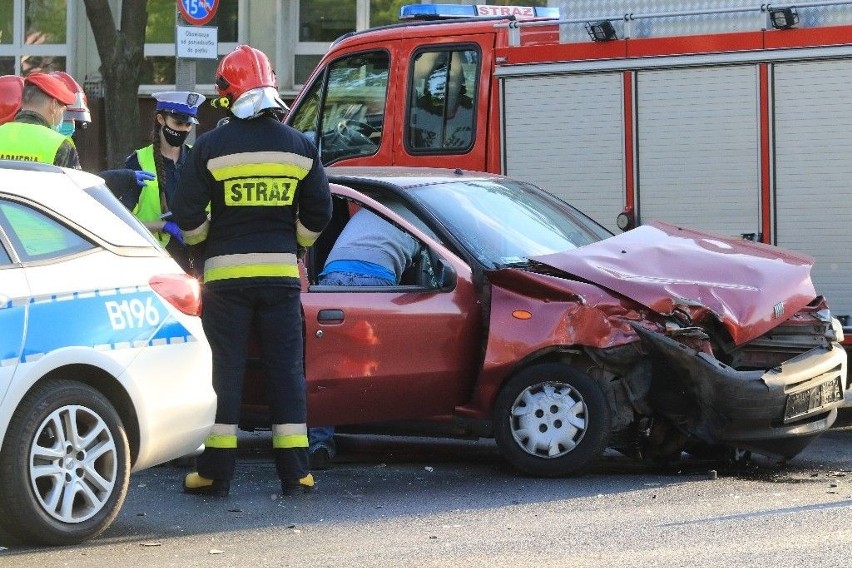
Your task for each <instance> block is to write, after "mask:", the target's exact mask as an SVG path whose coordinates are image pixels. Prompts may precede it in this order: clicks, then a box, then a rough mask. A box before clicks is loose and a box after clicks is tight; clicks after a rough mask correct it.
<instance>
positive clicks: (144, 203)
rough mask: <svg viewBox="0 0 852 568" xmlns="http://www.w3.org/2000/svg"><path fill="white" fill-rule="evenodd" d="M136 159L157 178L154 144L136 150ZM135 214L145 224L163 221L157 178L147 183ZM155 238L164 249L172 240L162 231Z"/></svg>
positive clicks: (140, 195)
mask: <svg viewBox="0 0 852 568" xmlns="http://www.w3.org/2000/svg"><path fill="white" fill-rule="evenodd" d="M136 158H137V159H138V160H139V167H141V168H142V169H143V170H144V171H146V172H151V173H152V174H154V175H155V176H156V175H157V164H156V163H155V162H154V145H153V144H151V145H150V146H145V147H144V148H140V149H139V150H136ZM133 214H134V215H136V218H137V219H139V220H140V221H142V222H143V223H145V222H147V221H159V220H160V219H161V216H162V214H163V209H162V205H161V204H160V184H159V183H158V181H157V178H156V177H155V178H154V179H152V180H148V181H146V182H145V185H144V186H143V187H142V191H141V192H140V193H139V201H137V202H136V207H134V208H133ZM154 236H155V237H157V240H158V241H160V245H162V246H163V247H165V246H166V245H167V244H169V239H171V235H169V234H168V233H163V232H162V231H154Z"/></svg>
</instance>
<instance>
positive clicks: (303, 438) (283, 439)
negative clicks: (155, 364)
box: [272, 434, 308, 449]
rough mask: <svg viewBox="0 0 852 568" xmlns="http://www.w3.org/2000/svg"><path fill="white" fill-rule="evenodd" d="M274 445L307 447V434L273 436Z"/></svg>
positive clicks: (276, 446)
mask: <svg viewBox="0 0 852 568" xmlns="http://www.w3.org/2000/svg"><path fill="white" fill-rule="evenodd" d="M272 447H273V448H278V449H283V448H307V447H308V436H307V434H293V435H292V436H272Z"/></svg>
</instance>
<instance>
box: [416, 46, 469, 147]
mask: <svg viewBox="0 0 852 568" xmlns="http://www.w3.org/2000/svg"><path fill="white" fill-rule="evenodd" d="M479 59H480V58H479V52H478V51H476V50H474V49H467V50H442V51H421V52H420V53H418V54H417V55H416V56H415V58H414V66H413V70H412V73H411V80H412V85H410V87H409V90H408V92H409V93H411V99H410V100H409V112H408V116H409V128H408V136H407V144H408V146H409V148H411V149H412V150H414V151H418V150H422V151H425V152H452V153H460V152H464V151H467V150H468V149H469V148H470V146H471V144H472V143H473V133H474V118H475V117H474V112H473V101H474V100H475V99H476V90H477V77H478V76H479Z"/></svg>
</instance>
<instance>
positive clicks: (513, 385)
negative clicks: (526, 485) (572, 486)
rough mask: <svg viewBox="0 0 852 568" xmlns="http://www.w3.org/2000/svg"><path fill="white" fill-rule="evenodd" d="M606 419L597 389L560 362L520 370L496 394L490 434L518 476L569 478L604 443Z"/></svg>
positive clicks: (599, 451) (608, 425) (605, 405)
mask: <svg viewBox="0 0 852 568" xmlns="http://www.w3.org/2000/svg"><path fill="white" fill-rule="evenodd" d="M610 428H611V417H610V410H609V405H608V403H607V400H606V396H605V395H604V393H603V391H602V389H601V387H600V385H598V383H597V382H595V381H594V380H593V379H592V378H591V377H589V376H588V375H586V374H585V373H582V372H580V371H579V370H577V369H575V368H573V367H570V366H568V365H563V364H560V363H546V364H540V365H536V366H533V367H529V368H527V369H524V370H523V371H521V372H520V373H518V374H517V375H516V376H515V377H513V378H512V379H511V380H509V382H508V383H506V385H505V386H504V387H503V389H502V390H501V391H500V394H499V395H498V397H497V404H496V406H495V416H494V436H495V438H496V440H497V446H498V447H499V448H500V450H501V451H502V452H503V455H504V456H505V457H506V459H507V460H508V461H509V462H510V463H511V464H512V465H513V466H514V467H515V468H517V469H518V470H520V471H521V472H523V473H526V474H529V475H535V476H541V477H556V476H564V475H570V474H573V473H577V472H578V471H580V470H582V469H584V468H586V467H588V466H589V465H591V464H592V463H593V462H594V460H595V459H597V458H598V457H600V455H602V454H603V452H604V450H606V448H607V444H608V442H609V436H610Z"/></svg>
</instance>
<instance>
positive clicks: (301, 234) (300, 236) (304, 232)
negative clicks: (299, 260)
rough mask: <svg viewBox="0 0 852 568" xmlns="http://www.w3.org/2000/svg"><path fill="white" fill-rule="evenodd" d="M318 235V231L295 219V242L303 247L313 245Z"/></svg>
mask: <svg viewBox="0 0 852 568" xmlns="http://www.w3.org/2000/svg"><path fill="white" fill-rule="evenodd" d="M319 236H320V231H311V230H310V229H307V228H305V226H304V225H302V222H301V221H298V220H297V221H296V242H297V243H299V244H300V245H301V246H303V247H309V246H311V245H313V244H314V243H315V242H316V240H317V238H319Z"/></svg>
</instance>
